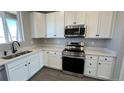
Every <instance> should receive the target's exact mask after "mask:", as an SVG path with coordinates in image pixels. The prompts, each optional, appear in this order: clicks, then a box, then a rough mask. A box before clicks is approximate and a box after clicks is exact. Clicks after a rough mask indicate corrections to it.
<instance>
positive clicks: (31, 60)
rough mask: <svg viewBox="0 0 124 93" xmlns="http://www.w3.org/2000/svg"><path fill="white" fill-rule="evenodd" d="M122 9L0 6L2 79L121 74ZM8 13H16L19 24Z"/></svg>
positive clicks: (109, 77) (81, 78) (115, 77)
mask: <svg viewBox="0 0 124 93" xmlns="http://www.w3.org/2000/svg"><path fill="white" fill-rule="evenodd" d="M123 15H124V12H117V11H30V12H29V11H22V12H14V11H6V12H1V13H0V18H1V20H0V21H1V23H0V25H1V33H2V31H3V33H4V34H3V36H2V34H1V36H0V37H1V38H0V43H1V44H0V56H1V58H0V78H1V80H5V81H27V80H28V81H30V80H32V81H36V80H39V81H40V80H41V81H44V80H45V81H52V80H53V81H56V80H57V81H66V80H67V81H75V80H78V81H88V80H91V81H96V80H98V81H101V80H107V81H108V80H109V81H111V80H112V81H115V80H117V81H118V80H123V79H124V76H123V68H124V67H123V53H124V52H123V51H122V50H121V48H123V38H124V34H123V31H122V30H123V25H122V24H123V22H124V20H123V19H124V17H123ZM7 18H8V19H9V18H10V19H16V22H17V28H16V29H18V30H15V29H14V28H11V24H9V21H13V20H8V21H7V20H6V19H7ZM14 22H15V21H13V24H14ZM2 26H3V27H2ZM14 30H15V32H16V31H17V32H16V33H17V36H16V34H15V33H14V34H13V33H12V31H14ZM9 33H10V34H9ZM8 34H9V35H8ZM12 35H13V36H12ZM14 35H15V36H14ZM10 37H11V38H10ZM15 41H18V42H19V44H18V42H15Z"/></svg>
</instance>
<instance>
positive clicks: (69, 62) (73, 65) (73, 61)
mask: <svg viewBox="0 0 124 93" xmlns="http://www.w3.org/2000/svg"><path fill="white" fill-rule="evenodd" d="M62 67H63V70H65V71H70V72H74V73H78V74H83V72H84V59H78V58H69V57H63V64H62Z"/></svg>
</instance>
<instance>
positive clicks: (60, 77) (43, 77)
mask: <svg viewBox="0 0 124 93" xmlns="http://www.w3.org/2000/svg"><path fill="white" fill-rule="evenodd" d="M30 81H100V80H98V79H94V78H89V77H82V78H81V77H76V76H72V75H68V74H65V73H63V72H61V71H58V70H54V69H51V68H47V67H44V68H43V69H41V70H40V71H39V72H38V73H37V74H36V75H34V76H33V77H32V78H31V79H30Z"/></svg>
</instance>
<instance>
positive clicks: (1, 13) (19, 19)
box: [0, 11, 25, 45]
mask: <svg viewBox="0 0 124 93" xmlns="http://www.w3.org/2000/svg"><path fill="white" fill-rule="evenodd" d="M5 12H6V11H0V16H1V18H2V22H3V30H4V36H5V43H0V45H1V44H11V43H12V42H13V41H9V38H8V36H7V32H6V31H7V25H6V23H5V20H6V18H5V14H4V13H5ZM16 12H17V29H18V31H20V34H21V41H18V42H20V43H21V42H24V41H25V38H24V29H23V21H22V12H21V11H16Z"/></svg>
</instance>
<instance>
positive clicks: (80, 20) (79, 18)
mask: <svg viewBox="0 0 124 93" xmlns="http://www.w3.org/2000/svg"><path fill="white" fill-rule="evenodd" d="M85 21H86V12H82V11H77V12H76V23H77V24H85Z"/></svg>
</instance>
